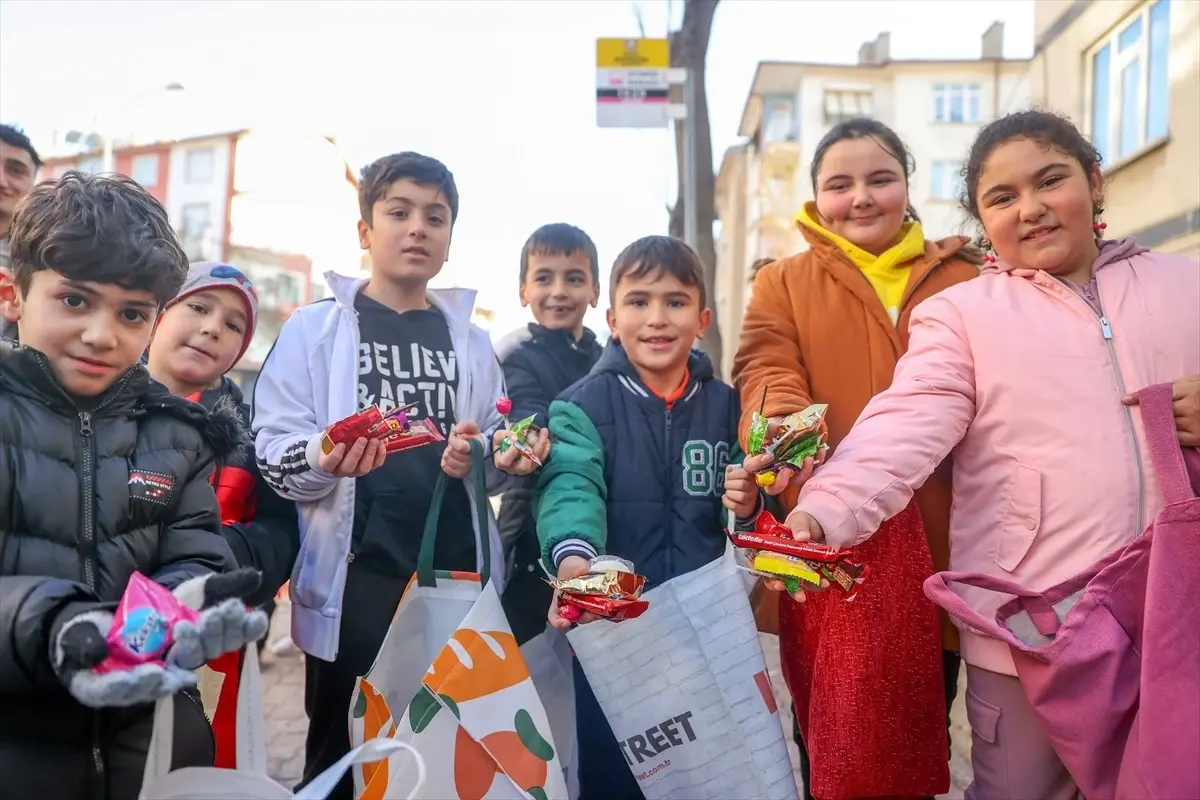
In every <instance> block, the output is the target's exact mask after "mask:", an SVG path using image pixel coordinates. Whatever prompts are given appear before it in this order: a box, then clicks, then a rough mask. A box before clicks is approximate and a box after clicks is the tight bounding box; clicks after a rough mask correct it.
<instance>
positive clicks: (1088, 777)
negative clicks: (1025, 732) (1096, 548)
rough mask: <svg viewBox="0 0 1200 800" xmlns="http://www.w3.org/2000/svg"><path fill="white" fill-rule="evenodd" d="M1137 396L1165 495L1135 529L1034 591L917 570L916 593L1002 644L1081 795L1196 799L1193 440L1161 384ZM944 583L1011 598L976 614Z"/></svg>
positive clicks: (1198, 699) (1197, 582)
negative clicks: (990, 612)
mask: <svg viewBox="0 0 1200 800" xmlns="http://www.w3.org/2000/svg"><path fill="white" fill-rule="evenodd" d="M1139 408H1140V409H1141V414H1142V422H1143V426H1144V428H1145V433H1146V439H1147V443H1148V446H1149V454H1150V459H1151V461H1152V463H1153V464H1154V470H1155V473H1156V474H1157V476H1158V482H1159V485H1160V486H1161V488H1162V493H1163V498H1164V500H1165V506H1164V507H1163V509H1162V511H1160V512H1159V513H1158V515H1157V516H1156V517H1155V518H1154V521H1153V522H1152V523H1151V524H1150V527H1149V528H1147V529H1146V531H1145V533H1144V534H1142V535H1141V536H1139V537H1138V538H1137V539H1135V540H1134V541H1133V542H1132V543H1130V544H1129V545H1127V546H1126V547H1124V548H1122V549H1120V550H1117V551H1116V552H1114V553H1112V554H1110V555H1109V556H1107V557H1106V558H1104V559H1103V560H1102V561H1100V562H1099V563H1097V564H1095V565H1093V566H1092V567H1091V568H1089V569H1087V570H1085V571H1084V572H1082V573H1080V574H1079V575H1076V576H1075V577H1074V578H1071V579H1070V580H1068V581H1066V582H1064V583H1061V584H1059V585H1058V586H1054V587H1052V588H1050V589H1047V590H1045V591H1041V592H1035V591H1031V590H1029V589H1026V588H1024V587H1022V586H1018V585H1017V584H1015V583H1012V582H1011V581H1006V580H1003V579H1000V578H995V577H992V576H989V575H983V574H979V573H959V572H942V573H938V574H937V575H933V576H931V577H930V578H929V579H928V580H926V581H925V594H926V595H927V596H928V597H929V599H930V600H932V601H933V602H934V603H936V604H937V605H939V606H941V607H942V608H944V609H946V611H947V612H948V613H949V614H950V615H951V616H953V617H955V618H956V619H958V620H960V621H962V622H964V623H966V624H967V625H969V626H970V627H972V628H974V629H976V630H977V631H979V632H980V633H982V634H985V635H987V636H991V637H993V638H995V639H999V640H1000V641H1002V642H1004V643H1006V644H1007V645H1008V646H1009V648H1010V650H1011V651H1012V655H1013V660H1014V662H1015V663H1016V668H1017V675H1018V677H1019V678H1020V680H1021V686H1022V688H1023V689H1024V690H1025V694H1026V695H1027V696H1028V698H1029V701H1030V703H1031V704H1032V705H1033V708H1034V711H1035V712H1036V713H1037V715H1038V718H1039V719H1040V720H1041V722H1042V724H1043V726H1044V728H1045V731H1046V733H1047V735H1048V736H1049V738H1050V741H1051V742H1052V743H1053V745H1054V749H1055V751H1056V752H1057V753H1058V756H1059V758H1061V759H1062V762H1063V764H1064V765H1065V766H1066V768H1067V770H1068V771H1069V772H1070V773H1071V777H1072V778H1074V780H1075V783H1076V784H1077V785H1078V786H1079V789H1080V791H1082V792H1083V794H1084V796H1086V797H1087V798H1089V800H1113V799H1116V800H1180V799H1181V798H1200V499H1198V498H1197V496H1196V489H1195V486H1200V453H1197V452H1196V450H1195V448H1186V450H1185V449H1183V448H1181V447H1180V445H1179V440H1178V437H1177V435H1176V432H1175V420H1174V416H1173V414H1172V410H1171V387H1170V385H1169V384H1162V385H1158V386H1152V387H1150V388H1148V389H1144V390H1142V391H1141V392H1140V393H1139ZM1189 472H1190V475H1189ZM953 583H961V584H964V585H968V586H975V587H979V588H981V589H988V590H991V591H995V592H1000V593H1003V594H1009V595H1014V599H1013V600H1011V601H1009V602H1007V603H1005V604H1004V605H1003V606H1001V607H1000V608H999V609H998V610H997V612H996V616H995V619H994V620H989V619H985V618H984V617H983V615H981V614H979V613H978V612H976V611H974V610H973V609H971V608H970V607H968V606H967V604H966V603H965V602H963V600H962V598H960V597H959V596H958V595H957V594H955V593H954V591H952V590H951V589H950V584H953Z"/></svg>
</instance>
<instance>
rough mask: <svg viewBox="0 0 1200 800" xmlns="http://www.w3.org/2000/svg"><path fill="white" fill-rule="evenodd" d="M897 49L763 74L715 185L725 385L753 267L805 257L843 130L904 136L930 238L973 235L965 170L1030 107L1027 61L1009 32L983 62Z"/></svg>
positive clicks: (873, 48)
mask: <svg viewBox="0 0 1200 800" xmlns="http://www.w3.org/2000/svg"><path fill="white" fill-rule="evenodd" d="M890 45H891V37H890V34H888V33H881V34H879V36H878V38H876V39H875V40H874V41H872V42H867V43H865V44H863V46H862V47H861V48H860V50H859V54H858V62H857V63H856V64H814V63H804V62H782V61H764V62H761V63H760V64H759V65H758V70H757V71H756V73H755V75H754V82H753V84H752V86H751V89H750V95H749V97H748V98H747V99H746V105H745V108H744V110H743V112H742V120H741V125H740V127H739V129H738V133H739V135H740V136H743V137H745V141H744V142H743V143H742V144H739V145H737V146H735V147H733V148H731V149H730V150H729V151H727V152H726V153H725V156H724V158H723V160H722V164H721V168H720V172H719V173H718V176H717V198H716V202H717V213H718V216H719V217H720V220H721V232H720V238H719V243H718V248H717V250H718V252H717V307H718V319H719V320H720V322H721V326H722V331H721V333H722V336H723V337H724V340H725V341H726V342H731V343H733V345H732V346H730V347H728V348H727V354H726V358H725V361H726V363H725V364H723V365H722V368H723V370H725V374H729V372H728V370H729V368H730V366H731V365H732V358H733V353H734V351H735V350H736V342H737V341H738V337H739V335H740V333H741V319H742V314H743V310H744V308H745V300H746V298H747V296H748V292H749V287H748V286H747V279H748V274H747V268H748V267H749V265H750V264H751V263H752V262H753V261H755V260H756V259H759V258H764V257H770V258H780V257H783V256H787V255H792V254H794V253H797V252H800V251H801V250H803V249H804V248H805V246H806V245H805V242H804V239H803V237H801V235H800V233H799V231H798V230H797V229H796V225H795V216H796V212H797V211H799V209H800V207H801V206H802V205H803V204H804V203H805V202H807V201H809V200H812V199H813V190H812V180H811V178H810V176H809V165H810V164H811V163H812V156H813V152H814V151H815V150H816V146H817V144H818V143H819V142H820V140H821V137H822V136H824V135H825V133H826V132H827V131H828V130H829V129H830V128H831V127H832V126H833V125H834V124H836V123H837V122H839V121H841V120H843V119H847V118H850V117H855V116H869V117H875V118H876V119H879V120H881V121H882V122H884V123H886V124H887V125H889V126H890V127H891V128H893V129H894V130H895V131H896V132H897V133H899V134H900V136H901V138H902V139H903V140H904V141H905V143H906V144H907V145H908V147H909V149H910V150H911V152H912V154H913V158H914V160H915V162H916V172H915V174H914V175H913V178H912V181H911V182H910V186H909V195H910V197H911V200H912V203H913V205H914V206H915V207H916V209H917V211H918V213H919V214H920V216H921V221H922V225H923V226H924V228H925V230H926V232H927V235H928V236H929V237H930V238H941V237H943V236H950V235H952V234H956V233H968V234H972V233H974V230H973V228H971V227H970V226H967V224H966V220H965V217H964V216H963V214H962V213H961V211H960V209H959V205H958V199H959V194H960V193H961V179H960V177H959V171H960V169H961V167H962V162H963V159H964V158H965V157H966V154H967V151H968V149H969V147H970V145H971V142H972V140H973V139H974V138H975V135H976V133H978V131H979V129H980V128H981V127H982V126H983V125H984V124H986V123H987V122H990V121H991V120H993V119H995V118H996V117H998V116H1001V115H1003V114H1006V113H1009V112H1010V111H1014V110H1016V109H1019V108H1024V107H1026V106H1028V104H1029V100H1030V87H1029V61H1028V60H1026V59H1005V58H1004V56H1003V52H1004V26H1003V24H1002V23H999V22H997V23H994V24H993V25H992V26H991V27H989V28H988V30H987V31H986V32H985V33H984V34H983V36H982V41H981V45H982V47H981V53H980V57H979V58H978V59H971V60H940V61H939V60H908V59H892V58H891V56H890V52H889V51H890Z"/></svg>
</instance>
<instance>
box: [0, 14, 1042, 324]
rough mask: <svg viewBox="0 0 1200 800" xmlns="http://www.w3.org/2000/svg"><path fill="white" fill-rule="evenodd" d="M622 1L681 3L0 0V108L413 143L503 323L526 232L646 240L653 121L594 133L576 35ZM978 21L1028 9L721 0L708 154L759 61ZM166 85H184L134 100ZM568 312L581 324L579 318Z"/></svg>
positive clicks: (661, 164) (973, 34)
mask: <svg viewBox="0 0 1200 800" xmlns="http://www.w3.org/2000/svg"><path fill="white" fill-rule="evenodd" d="M635 5H640V7H641V10H642V14H643V19H644V24H645V28H646V35H647V36H661V35H665V33H666V30H667V22H668V15H669V14H671V15H673V18H674V19H676V20H677V19H678V16H679V14H680V13H681V8H682V3H681V2H680V1H679V0H675V2H674V3H673V4H672V3H668V2H666V0H643V1H642V2H640V3H636V4H635V3H633V2H628V1H627V0H566V1H565V2H558V1H557V0H525V2H516V1H512V2H509V1H505V0H492V1H491V2H489V1H488V0H439V1H438V2H420V0H373V1H366V2H351V1H350V0H338V1H337V2H332V1H327V0H292V1H291V2H286V1H285V0H263V1H259V0H235V1H234V2H227V1H225V0H201V1H199V2H191V1H187V2H184V1H178V2H149V0H141V1H140V2H138V1H127V0H107V1H106V2H86V1H85V2H56V1H52V0H32V1H31V0H0V120H2V121H4V122H6V123H10V124H18V125H21V126H23V127H24V128H25V129H26V131H27V132H28V133H29V134H30V135H31V136H32V137H33V138H34V140H35V144H36V143H37V141H38V139H46V140H48V138H49V136H50V135H51V132H52V131H53V130H55V129H59V130H65V129H79V128H89V127H95V126H97V125H99V124H101V123H98V122H97V120H103V121H104V123H103V124H104V125H106V126H109V127H112V126H118V127H121V128H123V129H126V130H128V129H136V130H139V131H142V132H145V130H146V129H147V128H149V127H152V128H153V129H154V130H155V131H156V132H157V131H159V130H161V131H163V132H164V133H167V132H169V133H172V134H193V135H194V134H199V133H204V132H215V131H223V130H231V129H235V128H240V127H243V126H250V125H253V124H255V123H258V124H263V123H267V122H270V123H279V122H295V123H296V124H298V125H302V126H304V127H307V128H315V129H319V130H321V131H322V132H323V133H326V134H329V135H333V136H335V137H337V140H338V143H339V144H340V145H341V146H342V148H343V150H344V152H345V154H346V157H347V159H348V160H349V161H350V163H351V165H352V166H353V167H354V168H355V169H358V168H359V167H361V166H362V165H363V164H364V163H366V162H367V161H370V160H371V159H373V158H375V157H378V156H380V155H384V154H386V153H389V152H396V151H399V150H418V151H421V152H424V153H427V154H429V155H432V156H435V157H437V158H439V159H441V160H442V161H444V162H445V163H446V164H447V166H449V167H450V169H451V170H452V171H453V172H454V174H455V178H456V179H457V182H458V186H459V192H460V195H461V197H462V201H461V206H462V207H461V216H460V218H459V223H458V225H457V226H456V229H455V234H454V245H453V247H452V251H451V262H450V263H449V264H448V265H447V269H448V270H449V271H450V277H451V278H452V279H453V280H455V281H457V282H458V283H460V284H462V285H470V286H474V287H476V288H478V289H479V290H480V293H481V298H480V302H481V303H482V304H483V305H486V306H487V307H489V308H492V309H495V310H496V311H497V312H498V319H497V325H496V327H497V329H499V330H500V331H504V330H507V329H510V328H512V327H515V326H516V325H517V324H520V323H521V322H522V321H523V320H524V319H525V316H524V312H522V310H521V309H520V307H519V305H518V302H517V293H516V283H517V263H518V261H517V259H518V254H519V251H520V247H521V244H522V243H523V242H524V240H525V238H526V237H527V236H528V235H529V233H530V232H531V231H532V230H533V229H534V228H536V227H537V226H538V225H540V224H543V223H546V222H558V221H564V222H570V223H573V224H576V225H579V226H580V227H582V228H583V229H584V230H586V231H588V233H589V234H590V235H591V236H592V238H593V239H595V241H596V244H597V247H598V249H599V251H600V262H601V274H602V276H604V275H606V273H607V270H608V267H609V266H610V265H611V263H612V259H613V258H614V257H615V256H616V255H617V253H618V252H619V251H620V249H621V248H622V247H624V246H625V245H626V244H628V243H629V242H630V241H632V240H633V239H635V238H637V237H639V236H643V235H646V234H650V233H665V229H666V211H665V205H666V204H667V203H669V202H671V201H672V200H673V198H674V160H673V155H672V153H671V148H672V147H673V143H672V141H671V138H670V134H669V133H668V132H667V131H666V130H662V131H638V130H612V129H606V130H601V129H597V128H596V126H595V39H596V38H597V37H601V36H621V37H624V36H636V35H637V34H638V29H637V22H636V17H635V14H634V7H635ZM995 19H1000V20H1002V21H1003V22H1004V23H1005V26H1006V30H1005V39H1006V43H1005V55H1006V56H1007V57H1010V58H1015V57H1027V56H1029V55H1030V54H1031V53H1032V49H1033V2H1032V0H1002V2H984V0H965V1H964V0H926V1H924V2H922V1H921V0H906V1H905V2H901V1H900V0H890V2H889V1H887V0H884V1H883V2H872V1H868V0H836V2H834V1H833V0H829V1H827V2H821V1H820V0H722V2H721V4H720V6H719V7H718V10H717V16H716V21H715V24H714V29H713V39H712V45H711V47H710V50H709V61H708V76H707V85H708V92H709V107H710V112H711V117H712V131H713V150H714V153H713V155H714V159H716V161H717V163H718V164H719V161H720V158H721V154H722V153H723V151H724V149H725V148H726V147H728V146H729V145H731V144H734V143H735V142H736V141H737V125H738V122H739V120H740V117H741V112H742V107H743V105H744V103H745V100H746V93H747V91H748V90H749V87H750V82H751V80H752V78H753V75H754V68H755V65H756V64H757V62H758V61H760V60H798V61H821V62H833V63H853V62H854V61H855V59H856V58H857V54H858V48H859V45H861V44H862V43H863V42H864V41H868V40H870V39H873V38H874V37H875V36H876V34H878V33H879V32H880V31H884V30H886V31H890V32H891V34H892V40H891V51H892V57H893V58H956V57H957V58H976V57H978V55H979V47H980V44H979V37H980V35H981V34H982V33H983V31H984V30H985V29H986V28H987V26H988V25H989V24H990V23H991V22H992V21H993V20H995ZM172 81H177V82H180V83H182V84H184V86H185V87H186V90H185V91H184V92H181V93H175V94H172V95H165V94H158V93H155V92H153V91H152V89H153V87H156V86H162V85H164V84H166V83H168V82H172ZM148 90H150V91H148ZM135 98H136V99H135ZM114 118H116V120H114ZM296 168H297V169H303V168H304V165H303V164H297V165H296ZM604 291H605V292H607V285H605V287H604ZM604 305H605V302H604V301H603V300H602V302H601V309H602V308H603V307H604ZM588 323H589V324H590V325H592V327H594V328H596V329H597V331H598V332H599V330H600V329H601V328H603V325H604V323H603V316H602V314H601V313H600V311H597V312H592V314H591V315H590V316H589V318H588Z"/></svg>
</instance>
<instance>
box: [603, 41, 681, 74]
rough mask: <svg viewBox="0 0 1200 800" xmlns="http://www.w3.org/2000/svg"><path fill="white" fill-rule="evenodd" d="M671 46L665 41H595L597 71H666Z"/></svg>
mask: <svg viewBox="0 0 1200 800" xmlns="http://www.w3.org/2000/svg"><path fill="white" fill-rule="evenodd" d="M670 66H671V46H670V43H669V42H668V41H667V40H666V39H597V40H596V68H597V69H667V68H668V67H670Z"/></svg>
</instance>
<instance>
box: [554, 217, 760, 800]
mask: <svg viewBox="0 0 1200 800" xmlns="http://www.w3.org/2000/svg"><path fill="white" fill-rule="evenodd" d="M609 281H610V287H611V288H610V303H611V308H610V309H609V311H608V324H609V328H610V329H611V330H612V340H611V341H610V342H609V344H608V346H607V347H606V348H605V351H604V355H603V356H602V357H601V359H600V362H599V363H598V364H596V366H595V367H594V368H593V369H592V372H591V373H590V374H589V375H588V376H587V377H586V378H584V379H583V380H582V381H580V382H579V383H577V384H575V385H574V386H572V387H571V388H570V389H568V390H567V391H566V392H564V393H563V394H562V395H561V396H560V398H559V399H558V400H556V401H555V402H554V403H553V404H552V405H551V406H550V433H551V436H552V437H553V445H552V449H551V452H550V457H549V459H548V461H547V462H546V466H545V468H544V469H543V470H542V471H541V477H540V480H539V485H538V488H539V491H540V493H541V496H540V498H539V505H538V510H537V523H538V538H539V539H540V540H541V545H542V553H543V557H544V560H545V562H546V564H547V566H548V567H549V568H551V569H553V571H554V572H556V573H557V574H558V575H559V577H562V578H566V577H573V576H575V575H578V574H582V573H584V572H586V571H587V565H588V559H589V558H591V557H593V556H595V555H596V554H597V553H600V552H605V553H610V554H612V555H616V556H619V557H621V558H626V559H629V560H631V561H632V562H633V563H634V564H635V565H636V567H637V571H638V572H639V573H640V574H642V575H645V576H646V578H647V580H648V581H649V582H650V583H651V584H652V585H656V586H657V585H659V584H662V583H664V582H666V581H668V580H670V579H671V578H674V577H676V576H678V575H683V574H685V573H687V572H691V571H693V570H695V569H698V568H699V567H702V566H703V565H705V564H707V563H709V562H711V561H712V560H713V559H716V558H719V557H720V556H721V555H722V554H723V553H724V552H725V546H726V538H725V536H724V534H723V533H722V531H723V529H724V528H725V524H726V513H725V511H724V509H723V507H722V506H724V507H726V508H730V509H733V510H734V511H735V512H736V514H737V516H738V517H739V518H749V517H751V516H753V515H754V513H755V512H756V510H757V509H758V508H759V506H760V500H761V499H760V497H759V495H758V491H757V487H755V486H754V483H753V480H752V479H751V478H750V476H749V475H748V474H747V473H746V472H745V471H744V470H742V469H741V468H734V467H732V466H731V465H732V464H733V463H736V462H738V461H740V453H739V450H738V444H737V424H738V416H739V412H740V409H739V406H738V400H737V394H736V393H735V392H734V391H733V389H731V388H730V387H729V386H726V385H725V384H723V383H721V382H720V381H718V380H716V378H715V377H714V375H713V368H712V364H711V362H709V360H708V357H707V356H705V355H704V354H703V353H700V352H699V351H694V350H692V345H693V343H694V342H695V341H696V339H697V338H699V337H701V336H703V335H704V332H705V330H706V329H707V328H708V324H709V321H710V319H711V312H710V311H709V310H708V308H707V307H706V304H705V303H706V298H705V293H704V276H703V268H702V266H701V263H700V259H699V257H698V256H697V255H696V253H695V251H693V250H692V249H691V248H690V247H688V246H687V245H685V244H684V243H683V242H681V241H679V240H678V239H672V238H670V237H667V236H647V237H646V238H643V239H639V240H637V241H636V242H634V243H633V244H631V245H629V246H628V247H627V248H625V250H624V251H623V252H622V253H621V255H620V256H618V257H617V260H616V263H615V264H614V265H613V269H612V273H611V276H610V278H609ZM618 465H620V467H619V468H618ZM668 476H669V477H668ZM589 618H590V615H585V617H584V618H582V619H581V622H584V621H588V619H589ZM549 620H550V623H551V625H553V626H554V627H555V628H558V629H560V630H565V629H567V628H568V627H570V623H568V622H567V621H566V620H564V619H563V618H562V617H561V616H560V615H559V614H558V609H557V604H556V603H553V602H552V603H551V605H550V613H549ZM575 693H576V714H577V717H578V721H579V729H578V730H579V733H578V735H579V757H580V768H579V785H580V792H581V794H580V796H581V798H583V799H584V800H588V798H607V797H620V798H623V799H624V798H638V797H641V796H642V794H641V790H640V789H639V788H638V785H637V779H636V778H635V777H634V775H633V773H632V772H631V771H630V769H629V767H628V765H627V764H626V763H625V758H624V757H623V756H622V755H621V751H620V749H619V747H618V745H617V742H616V739H615V738H614V736H613V733H612V730H611V728H609V726H608V723H607V721H606V720H605V718H604V714H603V712H602V711H601V710H600V707H599V705H598V703H597V702H596V698H595V696H594V695H593V694H592V691H591V689H590V688H589V687H588V685H587V681H586V679H585V677H584V674H583V671H582V670H581V669H580V667H579V665H578V663H576V664H575Z"/></svg>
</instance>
